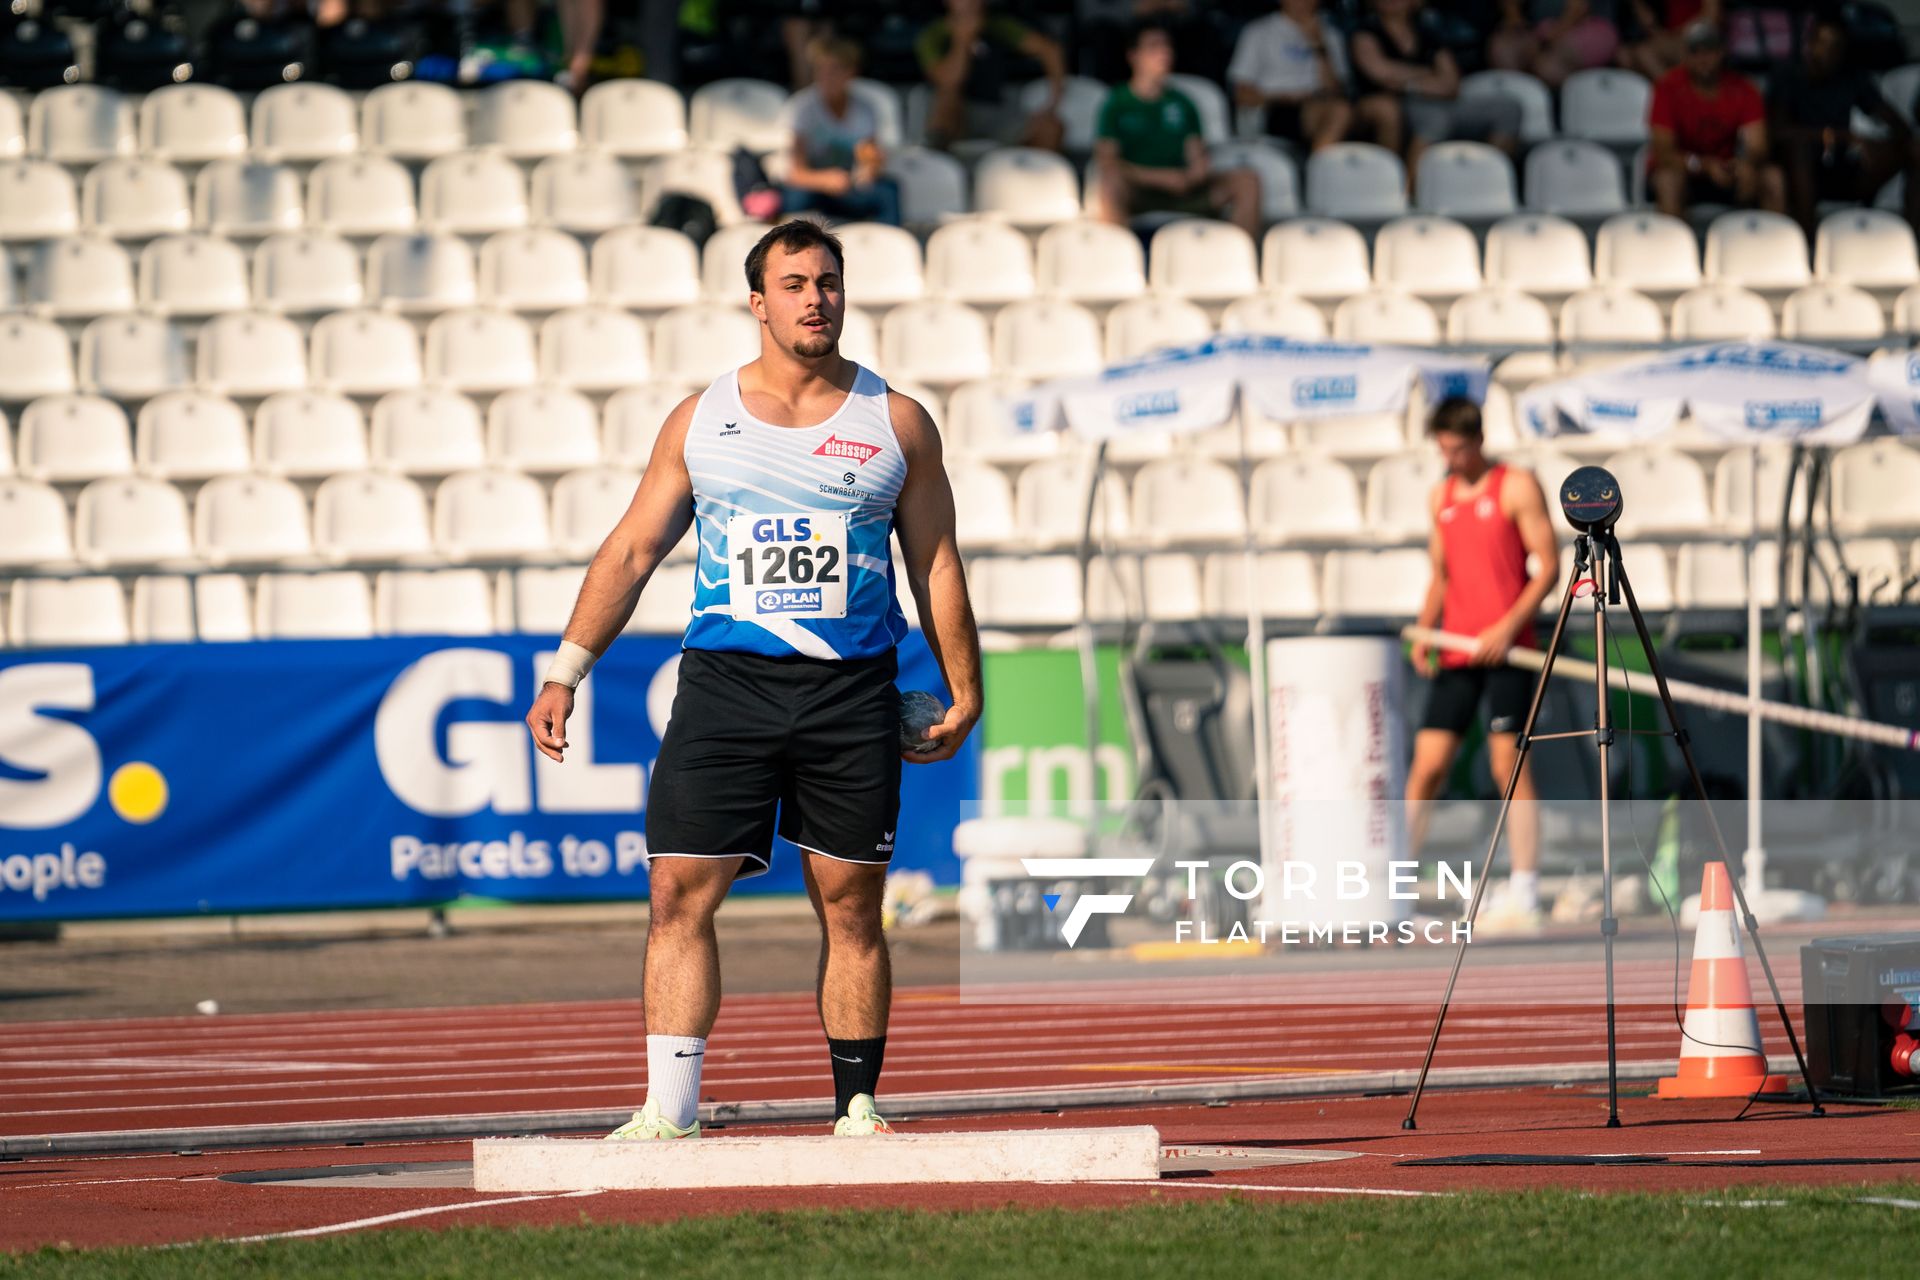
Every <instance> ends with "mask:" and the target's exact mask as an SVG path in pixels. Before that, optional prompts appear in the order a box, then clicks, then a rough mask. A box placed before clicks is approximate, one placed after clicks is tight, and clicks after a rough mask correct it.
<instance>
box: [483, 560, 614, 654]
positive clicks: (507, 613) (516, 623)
mask: <svg viewBox="0 0 1920 1280" xmlns="http://www.w3.org/2000/svg"><path fill="white" fill-rule="evenodd" d="M586 576H587V571H586V568H585V567H584V566H575V565H561V566H558V567H555V568H546V567H542V566H533V567H529V568H525V569H515V570H514V571H513V572H512V573H510V574H506V575H503V577H502V579H501V588H500V593H499V594H500V597H501V598H500V599H498V600H497V601H496V605H497V607H498V609H499V611H500V615H499V616H500V625H501V629H502V630H504V631H513V632H517V633H519V634H521V635H545V636H556V637H557V636H559V635H560V633H561V632H563V631H565V630H566V627H567V621H568V619H569V617H571V615H572V613H573V602H574V601H575V600H576V599H578V598H579V595H580V584H581V583H582V582H583V581H585V579H586ZM641 598H642V599H643V600H644V599H645V598H646V596H645V593H642V596H641ZM636 612H637V610H636ZM627 630H628V631H637V630H639V627H638V626H637V625H635V623H634V621H633V620H632V619H629V620H628V622H627Z"/></svg>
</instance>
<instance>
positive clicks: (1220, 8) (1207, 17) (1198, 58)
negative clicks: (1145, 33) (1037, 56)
mask: <svg viewBox="0 0 1920 1280" xmlns="http://www.w3.org/2000/svg"><path fill="white" fill-rule="evenodd" d="M1092 7H1094V6H1093V5H1091V4H1089V5H1087V8H1092ZM1119 8H1120V9H1121V10H1122V11H1123V12H1122V14H1121V15H1120V16H1118V17H1107V18H1099V19H1095V20H1093V21H1090V22H1087V23H1085V24H1084V25H1083V26H1082V28H1081V30H1082V33H1083V34H1082V37H1081V40H1080V47H1081V49H1082V54H1081V57H1082V59H1083V61H1082V66H1081V70H1082V71H1083V72H1085V74H1087V75H1090V76H1092V77H1093V78H1094V79H1096V80H1101V81H1104V82H1106V83H1108V84H1112V83H1114V82H1116V81H1119V80H1124V79H1126V78H1127V77H1128V75H1129V74H1131V73H1130V71H1129V67H1130V65H1131V64H1130V62H1129V59H1128V56H1127V53H1128V50H1130V49H1131V48H1132V47H1133V32H1134V29H1135V28H1136V27H1138V26H1139V25H1140V24H1141V23H1145V22H1151V23H1153V24H1155V25H1156V26H1160V27H1163V28H1165V29H1166V32H1167V35H1168V36H1169V37H1171V38H1172V40H1173V47H1174V48H1176V49H1178V50H1179V51H1180V69H1181V70H1182V71H1185V72H1187V73H1188V74H1189V75H1196V76H1200V77H1202V78H1203V79H1207V80H1212V81H1214V82H1216V83H1219V82H1222V81H1224V80H1226V79H1227V78H1228V77H1227V62H1228V54H1229V52H1230V48H1229V46H1230V38H1229V36H1228V34H1227V32H1226V30H1225V28H1226V27H1227V25H1228V24H1229V23H1230V22H1231V21H1232V20H1231V18H1230V17H1229V16H1228V14H1227V12H1226V10H1227V8H1228V6H1225V5H1220V4H1201V3H1197V2H1196V0H1126V3H1123V4H1121V5H1120V6H1119ZM1083 12H1084V10H1083Z"/></svg>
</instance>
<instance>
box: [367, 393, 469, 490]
mask: <svg viewBox="0 0 1920 1280" xmlns="http://www.w3.org/2000/svg"><path fill="white" fill-rule="evenodd" d="M368 431H369V435H370V442H369V456H370V457H371V459H372V463H373V465H374V466H375V467H378V468H380V469H381V470H386V471H397V472H400V473H401V474H402V475H410V476H444V475H452V474H453V473H454V472H456V471H471V470H474V469H476V468H479V467H484V466H485V465H486V464H487V446H486V437H485V435H484V433H483V432H482V430H481V426H480V410H479V409H478V408H477V407H476V406H475V405H474V403H473V401H471V400H469V399H467V398H466V397H465V396H463V395H461V394H460V393H459V392H457V391H448V390H445V389H444V388H421V389H419V390H416V391H396V392H393V393H392V394H390V395H385V396H382V397H380V399H379V401H378V402H377V403H375V404H374V406H373V413H372V415H371V421H370V423H369V426H368Z"/></svg>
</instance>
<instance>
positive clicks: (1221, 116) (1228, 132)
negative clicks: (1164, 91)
mask: <svg viewBox="0 0 1920 1280" xmlns="http://www.w3.org/2000/svg"><path fill="white" fill-rule="evenodd" d="M1167 84H1168V86H1169V87H1170V88H1174V89H1178V90H1179V91H1180V92H1182V93H1184V94H1186V95H1187V96H1188V97H1189V98H1191V99H1193V105H1194V106H1195V107H1197V108H1199V110H1200V136H1201V137H1202V138H1203V139H1205V141H1206V144H1207V145H1208V146H1210V147H1217V146H1220V145H1221V144H1223V143H1225V142H1226V141H1227V139H1228V138H1230V137H1232V136H1233V105H1232V104H1231V103H1229V102H1228V101H1227V94H1226V91H1225V90H1224V89H1222V88H1221V87H1220V86H1219V85H1218V84H1215V83H1214V82H1213V81H1212V80H1209V79H1207V78H1206V77H1205V76H1196V75H1188V74H1186V73H1184V72H1180V71H1176V72H1174V73H1173V74H1172V75H1170V76H1168V77H1167Z"/></svg>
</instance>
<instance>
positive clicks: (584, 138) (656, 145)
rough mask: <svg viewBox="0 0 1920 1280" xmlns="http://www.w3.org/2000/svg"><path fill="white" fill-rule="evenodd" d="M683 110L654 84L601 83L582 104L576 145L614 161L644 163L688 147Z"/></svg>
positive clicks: (670, 92) (674, 96)
mask: <svg viewBox="0 0 1920 1280" xmlns="http://www.w3.org/2000/svg"><path fill="white" fill-rule="evenodd" d="M687 141H688V139H687V104H686V101H685V99H683V98H682V97H681V96H680V91H679V90H678V89H676V88H674V87H673V86H672V85H670V84H663V83H661V82H660V81H658V80H603V81H601V82H600V83H599V84H596V85H594V86H593V87H592V88H591V89H588V90H587V92H586V95H585V96H584V97H582V98H581V99H580V142H581V145H582V146H585V147H592V148H594V149H595V150H598V151H602V152H605V153H606V154H608V155H612V156H621V157H623V158H627V159H646V158H648V157H651V156H659V155H665V154H667V153H668V152H671V151H679V150H681V149H682V148H684V147H685V146H686V145H687Z"/></svg>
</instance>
